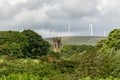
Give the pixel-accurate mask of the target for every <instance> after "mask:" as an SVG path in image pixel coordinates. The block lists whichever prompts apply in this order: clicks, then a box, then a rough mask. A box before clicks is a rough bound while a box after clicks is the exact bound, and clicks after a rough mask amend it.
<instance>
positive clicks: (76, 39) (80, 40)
mask: <svg viewBox="0 0 120 80" xmlns="http://www.w3.org/2000/svg"><path fill="white" fill-rule="evenodd" d="M61 39H62V44H63V45H67V44H68V45H83V44H87V45H95V44H96V43H97V42H99V41H101V40H103V39H106V37H102V36H65V37H61ZM45 40H46V41H48V42H49V43H50V44H51V45H52V44H53V41H52V38H45Z"/></svg>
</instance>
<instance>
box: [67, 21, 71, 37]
mask: <svg viewBox="0 0 120 80" xmlns="http://www.w3.org/2000/svg"><path fill="white" fill-rule="evenodd" d="M67 27H68V36H70V28H71V24H70V22H67Z"/></svg>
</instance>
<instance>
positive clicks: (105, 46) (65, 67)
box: [0, 29, 120, 80]
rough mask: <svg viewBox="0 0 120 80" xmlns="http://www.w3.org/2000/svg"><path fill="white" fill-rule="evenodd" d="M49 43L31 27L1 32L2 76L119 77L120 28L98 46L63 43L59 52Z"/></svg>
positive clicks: (35, 79)
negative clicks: (29, 28) (51, 49)
mask: <svg viewBox="0 0 120 80" xmlns="http://www.w3.org/2000/svg"><path fill="white" fill-rule="evenodd" d="M8 33H9V34H10V36H9V37H8V38H7V36H8V35H9V34H8ZM14 33H15V34H17V36H15V34H14ZM14 37H15V39H17V40H14ZM49 47H50V45H49V43H48V42H46V41H44V40H43V39H42V37H41V36H40V35H38V34H37V33H35V32H34V31H32V30H25V31H23V32H14V31H13V32H12V31H9V32H2V33H1V40H0V53H1V54H2V55H1V56H0V79H1V80H16V79H18V80H120V29H116V30H113V31H112V32H110V34H109V36H108V38H106V39H104V40H102V41H100V42H98V44H97V45H95V46H91V45H63V46H62V47H61V51H60V52H53V51H50V50H49ZM3 54H5V55H4V56H3ZM14 57H15V58H14ZM16 57H17V58H16ZM20 57H22V58H20ZM24 57H29V58H24ZM33 58H34V59H33Z"/></svg>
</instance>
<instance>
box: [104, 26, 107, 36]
mask: <svg viewBox="0 0 120 80" xmlns="http://www.w3.org/2000/svg"><path fill="white" fill-rule="evenodd" d="M106 28H107V27H105V29H104V37H106Z"/></svg>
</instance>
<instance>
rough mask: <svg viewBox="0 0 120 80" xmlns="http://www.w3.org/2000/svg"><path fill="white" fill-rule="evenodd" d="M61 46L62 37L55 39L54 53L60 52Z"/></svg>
mask: <svg viewBox="0 0 120 80" xmlns="http://www.w3.org/2000/svg"><path fill="white" fill-rule="evenodd" d="M61 45H62V42H61V37H55V38H53V51H55V52H60V47H61Z"/></svg>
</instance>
